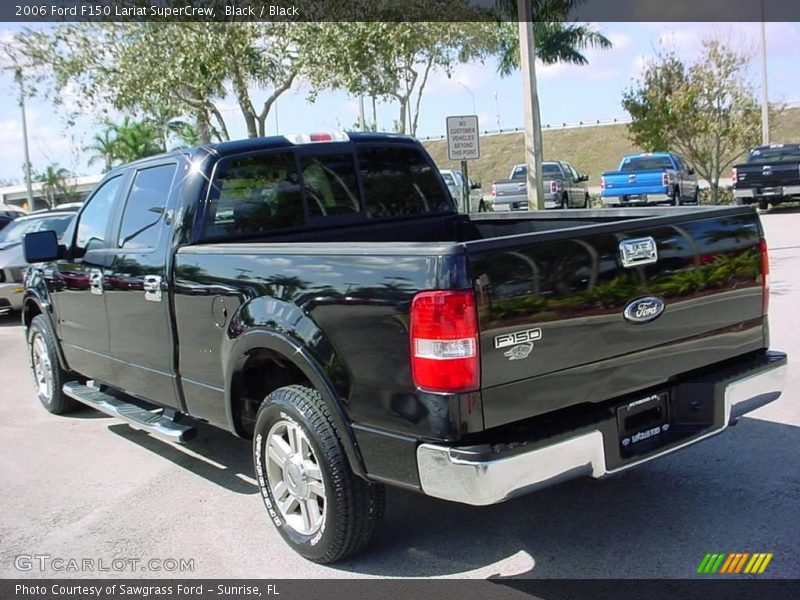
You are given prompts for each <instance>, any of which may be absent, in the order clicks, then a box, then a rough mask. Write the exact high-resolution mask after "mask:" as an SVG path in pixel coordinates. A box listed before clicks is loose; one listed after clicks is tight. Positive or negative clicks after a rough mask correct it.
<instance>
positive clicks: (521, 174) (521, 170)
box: [511, 165, 528, 179]
mask: <svg viewBox="0 0 800 600" xmlns="http://www.w3.org/2000/svg"><path fill="white" fill-rule="evenodd" d="M527 177H528V168H527V167H526V166H525V165H520V166H518V167H515V168H514V172H513V173H512V174H511V179H526V178H527Z"/></svg>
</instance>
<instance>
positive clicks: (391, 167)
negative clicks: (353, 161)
mask: <svg viewBox="0 0 800 600" xmlns="http://www.w3.org/2000/svg"><path fill="white" fill-rule="evenodd" d="M359 170H360V172H361V179H362V182H363V186H364V201H365V203H366V208H367V214H368V215H369V216H370V217H373V218H382V217H400V216H404V215H414V214H420V213H429V212H445V211H452V205H451V204H450V200H449V198H448V194H447V191H446V188H444V187H443V186H442V185H441V184H440V183H439V178H438V177H437V174H436V172H435V170H434V168H433V167H432V166H431V165H430V164H429V163H428V161H427V160H425V158H424V157H423V156H422V154H420V152H419V151H418V150H417V149H416V148H407V147H402V146H384V147H380V146H378V147H366V148H361V149H359Z"/></svg>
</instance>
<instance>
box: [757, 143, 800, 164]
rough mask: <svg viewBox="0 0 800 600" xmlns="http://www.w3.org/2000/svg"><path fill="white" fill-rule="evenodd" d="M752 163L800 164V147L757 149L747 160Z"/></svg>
mask: <svg viewBox="0 0 800 600" xmlns="http://www.w3.org/2000/svg"><path fill="white" fill-rule="evenodd" d="M747 162H750V163H769V162H800V146H779V147H776V148H756V149H755V150H753V151H752V152H751V153H750V156H749V157H748V158H747Z"/></svg>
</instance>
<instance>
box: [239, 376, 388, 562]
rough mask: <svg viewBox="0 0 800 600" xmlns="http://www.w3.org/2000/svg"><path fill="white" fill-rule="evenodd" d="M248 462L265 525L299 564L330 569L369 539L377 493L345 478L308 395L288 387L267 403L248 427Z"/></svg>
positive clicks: (378, 488) (339, 453)
mask: <svg viewBox="0 0 800 600" xmlns="http://www.w3.org/2000/svg"><path fill="white" fill-rule="evenodd" d="M253 459H254V462H255V471H256V479H257V480H258V485H259V488H260V490H261V495H262V497H263V499H264V504H265V505H266V507H267V512H268V513H269V516H270V519H271V520H272V522H273V524H274V525H275V527H277V529H278V532H279V533H280V534H281V536H282V537H283V539H284V540H285V541H286V543H287V544H289V546H291V547H292V549H293V550H294V551H295V552H297V553H298V554H300V555H301V556H303V557H305V558H307V559H309V560H312V561H314V562H317V563H323V564H325V563H332V562H335V561H337V560H341V559H343V558H345V557H347V556H351V555H352V554H355V553H356V552H358V551H360V550H362V549H363V548H364V547H365V546H366V545H367V544H368V543H369V542H370V541H371V540H372V538H373V537H374V535H375V531H376V529H377V527H378V524H379V523H380V521H381V518H382V517H383V511H384V504H385V491H384V487H383V486H382V485H378V484H373V483H369V482H367V481H364V480H363V479H361V478H360V477H358V476H357V475H355V473H353V471H352V469H351V468H350V464H349V462H348V460H347V456H346V454H345V451H344V448H343V447H342V442H341V440H340V438H339V434H338V432H337V430H336V427H335V426H334V424H333V421H332V420H331V416H330V412H329V410H328V407H327V405H326V404H325V402H324V401H323V400H322V397H321V396H320V395H319V392H317V391H316V390H315V389H313V388H311V387H308V386H304V385H290V386H286V387H283V388H279V389H277V390H275V391H274V392H272V393H271V394H270V395H269V396H267V398H266V399H265V400H264V403H263V404H262V406H261V409H260V410H259V412H258V417H257V419H256V426H255V435H254V436H253Z"/></svg>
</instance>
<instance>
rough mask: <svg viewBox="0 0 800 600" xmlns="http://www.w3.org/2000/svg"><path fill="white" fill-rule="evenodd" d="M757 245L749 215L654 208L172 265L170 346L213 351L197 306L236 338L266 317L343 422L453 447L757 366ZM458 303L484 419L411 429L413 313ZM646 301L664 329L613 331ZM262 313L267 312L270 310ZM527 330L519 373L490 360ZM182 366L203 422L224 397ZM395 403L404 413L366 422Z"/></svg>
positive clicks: (447, 228) (341, 238)
mask: <svg viewBox="0 0 800 600" xmlns="http://www.w3.org/2000/svg"><path fill="white" fill-rule="evenodd" d="M648 236H649V237H652V238H653V239H654V240H655V241H656V244H657V247H658V253H659V255H658V261H657V262H655V263H653V264H649V265H646V266H641V267H633V268H625V267H623V266H622V265H621V264H620V260H619V243H620V241H622V240H626V239H635V238H641V237H648ZM760 237H761V234H760V229H759V225H758V221H757V218H756V216H755V214H754V212H753V211H752V209H750V208H747V207H737V208H701V209H697V208H693V209H680V208H666V209H657V210H652V209H649V210H637V209H625V210H610V209H605V210H597V211H591V210H590V211H581V213H580V214H579V215H576V214H575V213H573V212H567V211H555V212H548V213H546V214H542V213H536V212H531V213H526V214H523V215H520V214H503V215H495V214H484V215H470V216H467V215H453V216H452V217H450V218H446V219H443V218H438V219H435V220H434V219H430V218H428V219H425V218H421V219H412V220H407V221H404V222H397V223H382V224H380V225H375V226H372V225H358V226H354V227H351V228H343V227H339V228H336V229H330V230H320V231H316V232H312V233H303V234H295V235H291V236H283V237H282V238H278V239H276V238H273V240H274V241H272V242H269V243H264V242H259V241H257V240H253V241H248V242H237V243H217V244H202V245H196V246H188V247H184V248H182V249H181V250H180V251H179V252H178V254H177V258H176V298H175V309H176V316H177V325H178V330H179V331H178V333H179V338H180V339H182V340H183V343H184V345H188V346H189V347H193V346H198V347H213V346H215V345H218V344H220V338H221V337H223V336H224V335H225V332H223V331H221V330H219V329H215V328H214V327H213V326H207V325H206V326H199V327H198V326H197V324H196V320H195V319H193V318H192V315H193V314H194V313H196V312H197V311H200V310H205V306H206V305H207V303H208V300H207V298H206V297H207V295H209V294H218V295H220V296H222V297H224V302H225V304H226V307H227V310H228V311H229V313H236V312H237V311H238V312H239V314H240V317H241V318H242V319H245V320H248V319H249V320H250V321H253V320H257V319H266V318H268V317H269V315H268V314H264V313H268V312H269V311H278V312H279V313H280V318H285V319H286V324H285V325H284V327H286V328H290V329H291V328H294V330H295V335H297V336H299V337H300V339H302V340H303V343H308V344H311V346H312V347H316V351H317V352H319V353H320V355H321V356H327V355H328V354H332V355H334V356H338V357H342V359H341V360H342V362H343V363H344V364H343V365H342V368H344V369H345V371H346V374H344V375H343V376H342V378H341V379H340V381H339V382H338V385H339V386H340V387H339V389H338V392H339V393H340V394H341V395H342V397H344V398H347V399H348V407H349V414H350V416H351V418H353V419H354V421H356V422H357V421H359V420H360V419H362V418H363V419H365V420H369V421H370V422H371V423H373V424H375V421H376V420H377V421H379V422H380V423H379V424H380V425H382V426H384V427H385V428H387V429H390V430H393V431H396V432H404V433H413V434H417V435H420V432H421V431H423V432H424V434H423V435H425V436H431V437H441V438H450V439H454V438H457V437H458V436H459V435H460V434H463V433H465V432H469V431H479V430H482V429H485V428H491V427H496V426H499V425H503V424H505V423H509V422H512V421H518V420H521V419H526V418H530V417H534V416H537V415H541V414H543V413H548V412H552V411H557V410H560V409H564V408H567V407H570V406H575V405H580V404H591V403H592V402H595V401H601V400H604V399H607V398H609V397H610V396H619V395H623V394H627V393H631V392H633V391H636V390H639V389H641V388H642V387H643V386H649V385H653V384H654V383H666V382H668V381H669V380H670V378H672V377H674V376H675V375H677V374H679V373H682V372H684V371H686V370H689V369H696V368H701V367H703V366H705V365H709V364H713V363H717V362H721V361H725V360H727V359H730V358H732V357H735V356H738V355H742V354H744V353H747V352H752V351H757V350H759V349H762V348H765V347H766V346H767V340H766V339H765V333H764V332H765V329H764V322H763V319H762V306H761V302H762V292H761V287H760V276H761V274H760V269H761V262H760V255H759V240H760ZM255 274H257V275H258V276H257V277H256V276H255ZM356 282H357V283H356ZM463 288H472V289H474V291H475V294H476V299H477V309H478V317H479V325H480V352H481V390H480V398H481V411H480V414H479V415H475V414H470V415H469V416H465V417H464V419H465V421H464V423H461V424H442V423H434V422H430V420H429V421H428V422H427V423H424V424H421V423H420V422H419V420H418V417H417V422H414V417H413V416H410V415H414V414H415V412H425V411H427V410H428V409H427V408H425V406H426V403H429V400H427V399H426V394H424V393H421V392H419V391H418V390H417V389H415V388H414V386H413V384H412V381H411V377H410V363H409V356H408V329H407V314H408V307H409V303H410V300H411V298H412V297H413V296H414V295H415V294H416V293H418V292H419V291H422V290H428V289H463ZM648 295H656V296H658V297H660V298H662V299H663V300H664V302H665V303H666V306H667V308H666V310H665V311H664V314H663V315H661V316H660V317H659V318H658V319H657V320H656V321H653V322H651V323H648V324H633V323H629V322H627V321H626V320H624V319H623V316H622V312H623V309H624V308H625V306H626V304H627V303H629V302H630V301H631V300H634V299H636V298H639V297H643V296H648ZM264 297H273V298H275V299H274V300H271V301H270V304H269V306H266V305H265V304H263V298H264ZM259 302H262V304H261V305H258V303H259ZM248 303H249V304H252V305H253V309H252V314H249V313H248V312H247V305H248ZM243 306H244V310H242V307H243ZM256 306H258V309H256V308H255V307H256ZM273 321H274V318H273ZM532 329H539V330H540V333H541V339H539V340H537V341H535V342H534V343H533V350H532V352H531V355H530V357H527V358H525V359H521V360H510V359H509V356H508V355H507V354H506V353H507V352H508V350H509V348H496V347H495V346H496V338H497V337H498V336H502V335H505V334H509V333H515V332H520V331H528V330H532ZM315 335H319V336H320V337H321V338H324V339H316V338H315V337H314V336H315ZM376 344H377V345H378V346H379V347H380V348H381V351H380V352H376V351H375V349H376ZM315 345H316V346H315ZM182 357H185V354H182ZM181 360H182V364H181V372H182V373H183V377H184V382H185V384H187V385H189V386H191V385H192V384H193V383H194V384H197V386H196V388H197V389H196V392H197V393H196V394H191V393H190V394H189V395H188V396H189V398H190V399H191V400H190V402H203V403H207V404H209V405H210V404H213V402H214V401H213V399H212V398H207V400H205V401H204V400H203V397H204V396H208V394H209V393H210V392H209V386H211V387H212V388H217V389H218V390H221V389H222V388H224V382H223V380H222V377H223V374H222V372H221V371H220V369H219V360H218V358H217V357H215V356H213V355H208V356H202V355H201V356H199V357H197V356H193V357H191V358H182V359H181ZM322 360H330V359H329V358H327V359H325V358H323V359H322ZM347 365H352V366H351V367H349V368H348V367H347ZM386 373H392V374H393V377H394V380H393V381H391V382H389V383H387V381H386V379H385V375H386ZM567 382H569V383H568V385H567ZM599 389H602V394H598V390H599ZM398 397H403V398H405V400H404V401H403V402H405V403H406V404H407V406H406V407H405V408H404V410H400V411H397V410H395V411H377V410H376V406H378V405H383V406H392V405H393V404H396V403H397V402H398V400H397V398H398ZM414 407H416V408H414ZM190 408H191V407H190ZM386 415H391V416H389V417H387V416H386ZM459 432H460V433H459Z"/></svg>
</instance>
